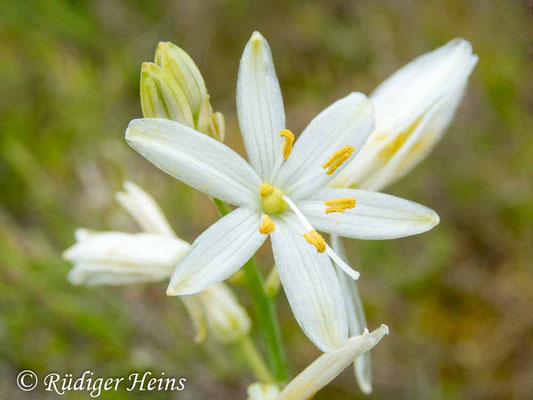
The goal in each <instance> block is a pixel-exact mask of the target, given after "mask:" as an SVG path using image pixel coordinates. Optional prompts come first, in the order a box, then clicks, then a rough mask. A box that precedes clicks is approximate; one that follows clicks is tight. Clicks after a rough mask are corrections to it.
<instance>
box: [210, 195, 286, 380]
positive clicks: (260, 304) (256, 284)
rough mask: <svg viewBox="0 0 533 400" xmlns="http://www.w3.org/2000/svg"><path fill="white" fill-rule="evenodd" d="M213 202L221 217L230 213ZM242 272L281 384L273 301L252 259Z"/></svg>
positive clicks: (282, 365)
mask: <svg viewBox="0 0 533 400" xmlns="http://www.w3.org/2000/svg"><path fill="white" fill-rule="evenodd" d="M213 201H214V203H215V205H216V207H217V209H218V212H219V213H220V216H221V217H223V216H225V215H227V214H228V213H229V212H230V211H231V209H230V208H229V206H228V205H227V204H226V203H225V202H223V201H221V200H219V199H216V198H213ZM242 271H243V272H244V279H245V285H246V288H247V289H248V292H249V293H250V297H251V298H252V303H253V307H254V311H255V314H256V317H257V320H258V322H259V326H260V327H261V333H262V336H263V340H264V343H265V347H266V350H267V354H268V360H269V365H270V370H271V371H272V374H273V375H274V379H275V380H276V381H278V382H283V381H285V380H286V379H287V366H286V364H287V361H286V357H285V351H284V349H283V342H282V340H281V331H280V328H279V322H278V319H277V316H276V309H275V304H274V301H273V299H272V297H271V296H270V295H269V292H268V291H267V289H266V287H265V283H264V281H263V277H262V276H261V274H260V272H259V270H258V269H257V266H256V265H255V260H254V257H252V258H250V260H248V262H247V263H246V264H244V267H243V269H242Z"/></svg>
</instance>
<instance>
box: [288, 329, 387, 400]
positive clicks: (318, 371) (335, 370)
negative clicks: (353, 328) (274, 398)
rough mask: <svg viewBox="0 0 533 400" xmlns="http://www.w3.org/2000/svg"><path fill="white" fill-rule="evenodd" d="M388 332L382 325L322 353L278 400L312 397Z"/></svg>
mask: <svg viewBox="0 0 533 400" xmlns="http://www.w3.org/2000/svg"><path fill="white" fill-rule="evenodd" d="M387 332H388V328H387V327H386V326H385V325H382V326H381V328H378V329H376V331H374V332H372V333H371V334H369V333H368V331H365V333H364V334H362V335H359V336H354V337H352V338H350V339H348V340H347V341H346V343H345V344H344V346H343V347H341V348H340V349H338V350H335V351H332V352H329V353H325V354H323V355H321V356H320V357H318V358H317V359H316V360H315V361H314V362H313V363H311V365H309V366H308V367H307V368H306V369H304V370H303V371H302V372H301V373H300V374H299V375H298V376H297V377H296V378H294V379H293V380H292V381H291V382H290V383H289V384H288V385H287V387H286V388H285V389H283V391H282V392H281V395H280V397H279V398H278V400H306V399H309V398H311V397H312V396H313V395H314V394H315V393H316V392H318V391H319V390H320V389H322V388H323V387H324V386H326V385H327V384H328V383H330V382H331V381H332V380H333V379H335V377H337V375H339V374H340V373H341V372H342V371H343V370H344V369H345V368H346V367H347V366H348V365H350V363H351V362H352V361H353V360H354V359H355V358H356V357H358V356H360V355H361V354H363V353H364V352H365V351H368V350H370V349H371V348H372V347H374V346H375V345H376V344H377V343H378V342H379V340H380V339H381V338H382V337H383V335H384V334H386V333H387Z"/></svg>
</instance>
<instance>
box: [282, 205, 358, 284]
mask: <svg viewBox="0 0 533 400" xmlns="http://www.w3.org/2000/svg"><path fill="white" fill-rule="evenodd" d="M281 198H282V199H283V200H284V201H285V203H287V204H288V205H289V207H290V208H291V210H292V211H294V214H296V216H297V217H298V219H299V220H300V222H301V223H302V225H303V226H304V228H305V229H307V230H308V231H314V229H313V227H312V226H311V224H310V223H309V221H308V220H307V218H305V215H303V214H302V212H301V211H300V209H299V208H298V207H296V204H294V202H293V201H292V200H291V199H290V198H288V197H287V196H286V195H283V196H282V197H281ZM306 239H307V238H306ZM324 244H325V245H326V250H325V252H326V254H327V255H328V256H329V258H331V261H333V262H334V263H335V264H337V265H338V266H339V267H340V268H341V269H342V270H343V271H344V272H345V273H346V274H348V276H350V277H351V278H352V279H353V280H357V279H359V275H360V274H359V272H357V271H356V270H354V269H353V268H352V267H350V266H349V265H348V264H346V263H345V262H344V260H343V259H342V258H340V257H339V255H338V254H337V253H335V252H334V251H333V249H332V248H331V247H329V246H328V244H327V243H326V242H325V241H324Z"/></svg>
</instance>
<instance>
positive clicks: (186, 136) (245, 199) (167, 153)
mask: <svg viewBox="0 0 533 400" xmlns="http://www.w3.org/2000/svg"><path fill="white" fill-rule="evenodd" d="M126 140H127V141H128V143H129V144H130V146H131V147H133V148H134V149H135V150H137V151H138V152H139V153H141V154H142V155H143V156H144V157H146V158H147V159H148V161H150V162H152V163H153V164H154V165H156V166H157V167H158V168H160V169H161V170H163V171H165V172H166V173H167V174H169V175H171V176H173V177H175V178H177V179H179V180H181V181H182V182H184V183H186V184H188V185H190V186H192V187H194V188H195V189H198V190H200V191H201V192H204V193H206V194H208V195H210V196H213V197H216V198H219V199H221V200H224V201H226V202H228V203H230V204H235V205H239V206H240V205H247V206H250V207H252V206H255V205H256V204H257V203H258V198H259V187H260V186H261V180H260V179H259V177H258V176H257V174H256V173H255V172H254V171H253V169H252V168H251V167H250V165H249V164H248V163H247V162H246V161H245V160H244V159H243V158H241V157H240V156H239V155H238V154H237V153H235V152H234V151H233V150H231V149H230V148H229V147H227V146H226V145H224V144H222V143H220V142H219V141H217V140H215V139H213V138H210V137H209V136H207V135H204V134H201V133H199V132H197V131H195V130H193V129H191V128H188V127H186V126H185V125H182V124H179V123H177V122H174V121H170V120H165V119H157V118H143V119H135V120H133V121H131V122H130V124H129V126H128V129H127V130H126Z"/></svg>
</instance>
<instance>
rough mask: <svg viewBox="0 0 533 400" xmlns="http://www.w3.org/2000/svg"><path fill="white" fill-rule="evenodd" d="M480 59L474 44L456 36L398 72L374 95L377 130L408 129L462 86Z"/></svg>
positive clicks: (372, 97)
mask: <svg viewBox="0 0 533 400" xmlns="http://www.w3.org/2000/svg"><path fill="white" fill-rule="evenodd" d="M477 59H478V57H477V56H476V55H473V54H472V45H471V44H470V43H469V42H468V41H466V40H464V39H459V38H457V39H453V40H451V41H449V42H448V43H447V44H445V45H444V46H442V47H440V48H438V49H436V50H434V51H432V52H430V53H427V54H424V55H422V56H419V57H417V58H416V59H414V60H413V61H412V62H410V63H409V64H407V65H406V66H404V67H403V68H401V69H400V70H398V71H396V72H395V73H394V74H393V75H392V76H390V77H389V78H388V79H386V80H385V81H384V82H383V83H382V84H381V85H380V86H379V87H378V88H377V89H376V90H375V91H374V92H373V93H372V95H371V101H372V104H373V105H374V111H375V115H376V130H377V131H379V132H389V131H393V130H394V131H396V130H398V128H402V127H403V128H405V127H406V126H407V125H409V124H410V123H411V121H412V120H413V119H416V118H417V116H419V115H422V114H423V113H424V112H425V111H426V110H427V109H428V108H429V107H431V106H432V105H433V104H435V103H436V102H437V101H438V100H439V99H441V98H442V97H443V96H445V95H446V94H448V93H449V92H450V90H455V88H457V87H459V86H463V85H464V84H465V81H466V79H468V76H469V75H470V73H471V72H472V69H473V68H474V66H475V65H476V63H477ZM400 130H401V129H400Z"/></svg>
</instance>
